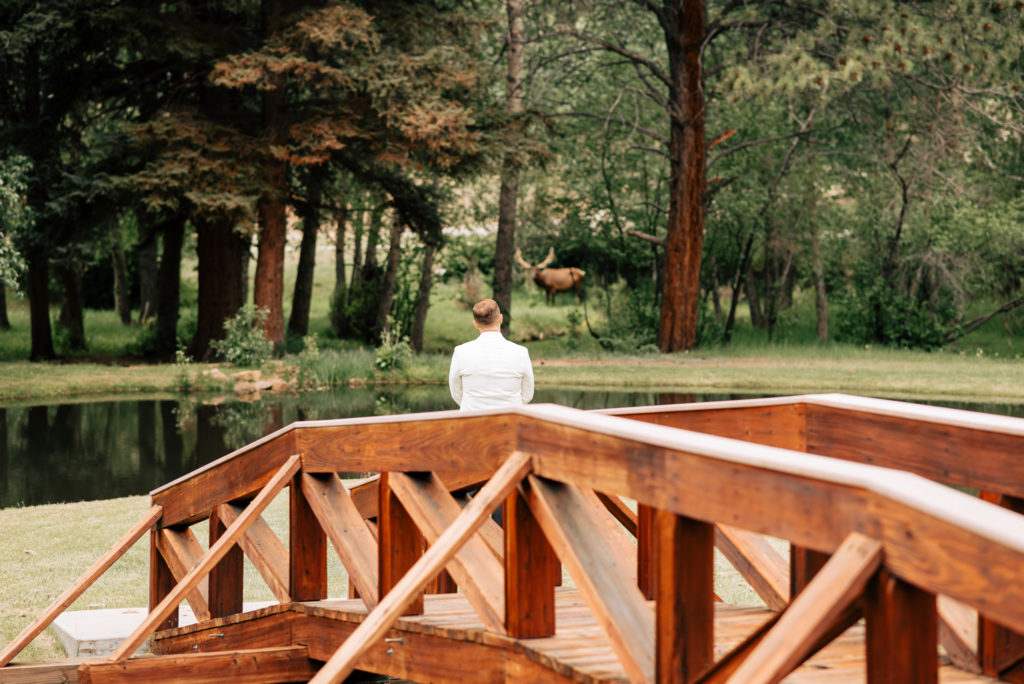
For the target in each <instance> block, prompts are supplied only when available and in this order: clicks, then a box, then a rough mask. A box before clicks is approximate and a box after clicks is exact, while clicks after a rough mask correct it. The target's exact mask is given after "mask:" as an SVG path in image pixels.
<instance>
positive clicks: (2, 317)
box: [0, 283, 11, 330]
mask: <svg viewBox="0 0 1024 684" xmlns="http://www.w3.org/2000/svg"><path fill="white" fill-rule="evenodd" d="M10 329H11V319H9V318H8V317H7V286H6V285H4V284H3V283H0V330H10Z"/></svg>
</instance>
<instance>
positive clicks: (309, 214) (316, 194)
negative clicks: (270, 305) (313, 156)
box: [288, 166, 324, 337]
mask: <svg viewBox="0 0 1024 684" xmlns="http://www.w3.org/2000/svg"><path fill="white" fill-rule="evenodd" d="M323 172H324V167H323V166H319V167H315V168H312V169H310V172H309V178H308V180H307V186H306V195H307V197H306V205H305V207H304V211H303V215H302V245H301V246H300V247H299V265H298V268H297V269H296V273H295V289H294V291H293V292H292V312H291V315H290V316H289V317H288V334H289V335H294V336H295V337H305V336H306V335H307V334H308V333H309V305H310V302H311V301H312V299H313V271H314V269H315V267H316V238H317V233H318V232H319V231H320V197H321V187H322V184H323V178H324V174H323Z"/></svg>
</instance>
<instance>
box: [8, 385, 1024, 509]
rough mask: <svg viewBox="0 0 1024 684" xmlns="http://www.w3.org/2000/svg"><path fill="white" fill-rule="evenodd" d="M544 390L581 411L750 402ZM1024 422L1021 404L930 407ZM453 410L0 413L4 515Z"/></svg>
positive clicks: (260, 404) (400, 395) (142, 408)
mask: <svg viewBox="0 0 1024 684" xmlns="http://www.w3.org/2000/svg"><path fill="white" fill-rule="evenodd" d="M747 396H751V395H736V394H706V395H698V394H682V393H656V392H606V391H583V390H563V389H550V388H545V389H540V390H538V391H537V394H536V396H535V398H534V401H535V402H543V403H556V404H562V405H565V406H572V407H574V408H579V409H596V408H612V407H618V406H647V405H654V404H670V403H684V402H694V401H709V400H719V399H736V398H746V397H747ZM929 403H935V404H939V405H943V406H951V407H954V408H965V409H969V410H975V411H983V412H986V413H996V414H1003V415H1017V416H1024V406H1021V405H1015V404H967V403H957V402H929ZM451 408H454V405H453V404H452V401H451V398H450V397H449V396H448V389H447V387H444V386H439V385H431V386H414V387H403V388H388V389H380V388H366V387H364V388H346V389H344V390H337V391H331V392H310V393H304V394H302V395H298V396H285V397H278V396H274V397H270V398H264V399H261V400H259V401H254V402H241V401H223V402H194V401H193V400H191V399H171V400H144V401H104V402H90V403H74V404H71V403H69V404H59V405H51V406H29V407H7V408H3V407H0V508H4V507H8V506H33V505H38V504H44V503H54V502H62V501H83V500H91V499H108V498H114V497H119V496H129V495H135V494H144V493H147V492H149V491H150V490H152V489H154V488H155V487H157V486H159V485H161V484H163V483H165V482H169V481H171V480H173V479H175V478H177V477H179V476H181V475H183V474H185V473H187V472H190V471H192V470H194V469H196V468H198V467H200V466H202V465H204V464H206V463H209V462H210V461H212V460H214V459H217V458H220V457H221V456H223V455H224V454H226V453H229V452H230V451H233V450H234V449H237V448H239V447H241V446H244V445H246V444H248V443H250V442H252V441H253V440H255V439H258V438H259V437H262V436H263V435H265V434H268V433H270V432H273V431H274V430H277V429H279V428H281V427H283V426H285V425H288V424H289V423H292V422H295V421H297V420H317V419H323V418H344V417H354V416H372V415H393V414H402V413H414V412H421V411H437V410H445V409H451Z"/></svg>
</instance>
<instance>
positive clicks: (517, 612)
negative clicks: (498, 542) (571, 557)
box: [504, 491, 560, 639]
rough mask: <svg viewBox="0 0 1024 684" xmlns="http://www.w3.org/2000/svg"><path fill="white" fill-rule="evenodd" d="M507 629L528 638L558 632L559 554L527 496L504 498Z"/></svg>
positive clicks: (513, 635) (514, 494) (520, 636)
mask: <svg viewBox="0 0 1024 684" xmlns="http://www.w3.org/2000/svg"><path fill="white" fill-rule="evenodd" d="M504 516H505V595H504V598H505V629H506V631H507V632H508V634H509V636H512V637H516V638H520V639H525V638H536V637H550V636H554V634H555V583H554V581H553V578H554V570H555V569H556V568H558V567H560V566H559V565H558V561H557V557H556V556H555V551H554V549H552V548H551V544H549V543H548V540H547V539H545V538H544V532H543V530H542V529H541V527H540V525H539V524H538V522H537V519H536V518H535V517H534V515H533V512H532V511H531V510H530V507H529V505H528V504H527V502H526V499H524V498H523V495H522V494H521V493H520V492H518V491H515V492H512V493H511V494H509V495H508V498H506V499H505V510H504Z"/></svg>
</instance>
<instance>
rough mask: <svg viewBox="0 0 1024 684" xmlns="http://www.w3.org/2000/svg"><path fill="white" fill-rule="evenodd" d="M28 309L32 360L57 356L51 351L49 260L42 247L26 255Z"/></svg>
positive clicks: (42, 359)
mask: <svg viewBox="0 0 1024 684" xmlns="http://www.w3.org/2000/svg"><path fill="white" fill-rule="evenodd" d="M26 261H28V310H29V320H30V322H31V337H32V350H31V352H30V355H29V359H30V360H32V361H49V360H52V359H55V358H57V354H55V353H54V351H53V330H52V329H51V327H50V260H49V258H48V257H47V255H46V252H45V250H44V249H42V248H36V249H34V250H33V251H32V252H30V253H29V254H28V255H27V258H26Z"/></svg>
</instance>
